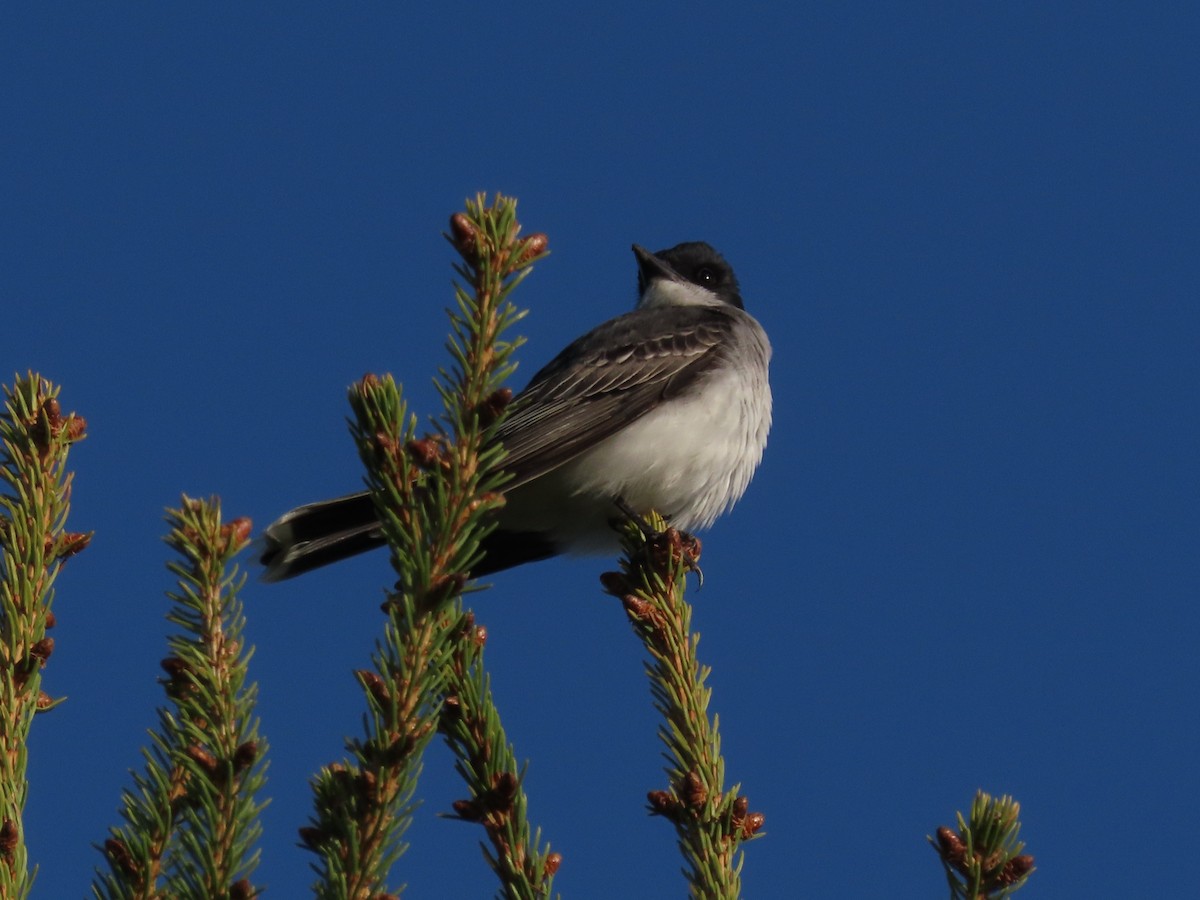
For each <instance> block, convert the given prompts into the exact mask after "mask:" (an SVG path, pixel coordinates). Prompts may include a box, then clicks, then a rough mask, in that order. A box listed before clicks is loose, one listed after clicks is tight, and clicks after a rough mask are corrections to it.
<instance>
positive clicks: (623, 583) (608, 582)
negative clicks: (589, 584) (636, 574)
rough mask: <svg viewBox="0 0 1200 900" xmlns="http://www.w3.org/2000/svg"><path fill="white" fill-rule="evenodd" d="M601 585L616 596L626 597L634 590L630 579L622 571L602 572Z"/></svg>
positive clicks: (606, 591) (608, 592)
mask: <svg viewBox="0 0 1200 900" xmlns="http://www.w3.org/2000/svg"><path fill="white" fill-rule="evenodd" d="M600 586H601V587H602V588H604V592H605V593H606V594H612V595H613V596H614V597H624V596H625V595H626V594H628V593H630V591H632V590H633V586H632V585H631V584H630V583H629V579H628V578H627V577H626V576H625V575H624V574H622V573H621V572H601V573H600Z"/></svg>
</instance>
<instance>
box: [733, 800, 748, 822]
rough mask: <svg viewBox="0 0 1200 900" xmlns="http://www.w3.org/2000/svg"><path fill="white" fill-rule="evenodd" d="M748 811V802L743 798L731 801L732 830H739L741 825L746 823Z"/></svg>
mask: <svg viewBox="0 0 1200 900" xmlns="http://www.w3.org/2000/svg"><path fill="white" fill-rule="evenodd" d="M749 811H750V801H749V800H747V799H746V798H745V797H738V798H737V799H736V800H734V801H733V810H732V811H731V813H730V817H729V818H730V822H731V823H732V824H733V827H734V828H741V827H742V823H743V822H745V821H746V813H748V812H749Z"/></svg>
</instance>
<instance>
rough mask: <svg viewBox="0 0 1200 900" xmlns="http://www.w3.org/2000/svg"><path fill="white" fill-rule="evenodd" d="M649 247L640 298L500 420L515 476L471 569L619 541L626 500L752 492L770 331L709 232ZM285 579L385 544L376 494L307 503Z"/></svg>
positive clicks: (286, 536)
mask: <svg viewBox="0 0 1200 900" xmlns="http://www.w3.org/2000/svg"><path fill="white" fill-rule="evenodd" d="M633 252H634V255H635V256H636V257H637V262H638V293H639V296H638V303H637V307H636V309H634V310H633V311H632V312H628V313H626V314H625V315H622V316H618V317H617V318H615V319H612V320H611V321H608V322H605V323H604V324H603V325H600V326H599V327H597V328H595V329H593V330H592V331H589V332H588V333H587V334H585V335H584V336H583V337H581V338H579V339H578V340H577V341H575V342H574V343H572V344H571V345H570V346H568V347H567V348H566V349H565V350H563V351H562V352H561V353H560V354H558V356H556V357H555V358H554V359H553V360H552V361H551V362H550V363H549V364H548V365H547V366H546V367H545V368H543V369H542V370H541V371H540V372H538V373H537V374H536V375H534V376H533V380H532V381H530V382H529V386H528V387H526V388H525V390H523V391H522V392H521V393H520V394H518V395H517V396H516V397H515V398H513V401H512V403H511V405H510V406H509V411H508V415H507V416H506V417H505V419H504V420H503V421H502V422H501V423H500V426H499V428H498V429H497V435H496V439H497V440H498V441H499V442H500V443H501V444H503V445H504V449H505V451H506V455H505V457H504V460H503V462H502V463H501V465H502V467H503V468H504V470H505V471H506V472H508V473H510V474H511V475H512V479H511V480H510V481H509V482H507V484H506V485H505V487H504V495H505V500H506V503H505V505H504V507H503V508H502V509H501V510H499V511H498V513H497V527H496V529H495V530H494V531H493V532H492V533H491V534H490V535H489V536H488V537H487V539H486V540H484V542H483V549H484V551H485V556H484V558H483V560H482V561H481V562H480V563H479V565H477V566H476V567H475V569H474V570H473V571H472V573H471V574H472V575H476V576H479V575H487V574H489V573H491V572H496V571H499V570H501V569H507V568H509V567H511V566H516V565H520V564H521V563H527V562H533V561H534V560H539V559H545V558H547V557H550V556H554V555H556V554H559V553H595V552H605V551H613V550H614V549H615V548H616V546H617V536H616V532H615V531H614V530H613V528H612V522H613V520H614V519H617V518H619V517H620V513H619V509H624V510H632V511H634V512H635V513H638V514H644V513H647V512H649V511H650V510H651V509H655V510H657V511H659V512H660V513H662V514H663V515H665V516H667V517H668V518H669V519H670V521H671V524H672V525H673V526H674V527H676V528H680V529H683V530H685V531H691V530H694V529H697V528H707V527H708V526H709V525H711V524H712V523H713V521H714V520H715V519H716V518H717V516H719V515H720V514H721V513H723V512H725V511H727V510H728V509H730V508H731V507H732V506H733V504H734V503H736V502H737V500H738V499H739V498H740V497H741V496H742V494H743V493H744V492H745V490H746V486H747V485H748V484H749V483H750V478H751V476H752V475H753V474H754V470H755V469H756V468H757V467H758V464H759V461H760V460H761V459H762V454H763V448H764V447H765V446H766V443H767V431H768V430H769V429H770V426H771V388H770V385H769V384H768V383H767V364H768V362H769V360H770V358H771V345H770V344H769V343H768V341H767V335H766V333H765V332H764V331H763V330H762V327H761V326H760V325H759V324H758V322H756V321H755V320H754V319H753V318H752V317H751V316H750V315H749V314H747V313H746V312H745V308H744V306H743V304H742V298H741V295H740V294H739V293H738V283H737V279H736V278H735V277H734V275H733V269H731V268H730V266H729V264H728V263H727V262H725V260H724V258H722V256H721V255H720V254H719V253H717V251H716V250H714V249H713V248H712V247H710V246H709V245H708V244H705V243H701V242H694V243H685V244H679V245H678V246H676V247H672V248H671V249H669V250H663V251H661V252H659V253H650V252H649V251H647V250H645V249H644V248H642V247H639V246H637V245H636V244H635V245H634V246H633ZM264 538H265V549H264V550H263V553H262V559H261V561H262V563H263V565H265V566H266V572H265V573H264V575H263V578H264V579H265V580H266V581H279V580H281V579H284V578H291V577H292V576H294V575H299V574H301V573H302V572H307V571H308V570H309V569H314V568H317V567H318V566H323V565H326V564H327V563H331V562H335V561H337V560H339V559H344V558H346V557H347V556H352V555H354V554H356V553H361V552H362V551H364V550H369V549H371V548H373V547H379V546H382V544H383V543H384V541H383V537H382V534H381V532H380V527H379V521H378V519H377V517H376V515H375V507H374V505H373V503H372V501H371V495H370V494H369V493H367V492H363V493H358V494H351V495H350V496H347V497H340V498H338V499H336V500H326V501H324V502H322V503H313V504H310V505H308V506H301V507H299V508H298V509H294V510H292V511H291V512H289V513H287V514H285V515H284V516H282V517H280V518H279V519H278V520H276V521H275V522H273V523H272V524H271V525H270V526H269V527H268V528H267V530H266V533H265V535H264Z"/></svg>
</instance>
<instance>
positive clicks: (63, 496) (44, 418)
mask: <svg viewBox="0 0 1200 900" xmlns="http://www.w3.org/2000/svg"><path fill="white" fill-rule="evenodd" d="M13 381H14V384H13V386H12V387H11V388H10V387H8V386H5V388H4V412H3V414H0V485H2V491H3V492H2V493H0V897H6V898H21V897H27V896H28V895H29V892H30V890H31V888H32V886H33V878H34V875H35V874H36V872H34V871H30V869H29V861H28V853H27V849H26V846H25V834H24V828H23V816H24V812H25V801H26V799H27V797H28V786H29V785H28V781H27V776H26V772H27V768H28V755H27V751H28V748H27V741H28V739H29V729H30V727H31V726H32V724H33V717H34V715H36V714H37V713H39V712H46V711H48V710H50V709H53V708H54V707H55V706H56V705H57V704H58V703H59V702H60V701H56V700H53V699H51V697H50V696H49V695H48V694H46V693H45V692H44V691H43V690H42V689H41V687H42V668H43V667H44V666H45V665H46V661H47V660H48V659H49V658H50V654H51V653H53V652H54V639H53V638H50V637H47V636H46V630H47V629H48V628H51V627H52V626H53V625H54V613H53V612H51V610H50V607H51V605H52V604H53V602H54V579H55V577H56V576H57V575H58V571H59V569H60V568H61V567H62V564H63V561H64V560H66V559H67V558H68V557H70V556H73V555H75V554H76V553H78V552H79V551H80V550H82V549H84V548H85V547H86V546H87V545H88V542H89V541H90V540H91V537H92V536H91V534H90V533H89V534H79V533H73V532H68V531H67V530H66V524H67V513H68V511H69V509H70V504H71V475H70V473H68V472H67V468H66V466H67V454H68V452H69V450H70V448H71V445H72V444H73V443H75V442H76V441H79V440H82V439H83V438H84V436H85V434H84V432H85V430H86V428H87V425H86V423H85V422H84V420H83V419H82V418H81V417H80V416H77V415H75V414H74V413H70V414H68V415H65V416H64V415H63V414H62V409H61V407H60V406H59V403H58V393H59V389H58V387H57V386H55V385H53V384H51V383H50V382H48V381H46V380H45V379H44V378H42V377H41V376H39V375H35V374H33V373H32V372H30V373H28V374H27V375H26V376H25V377H24V378H19V377H17V378H14V379H13Z"/></svg>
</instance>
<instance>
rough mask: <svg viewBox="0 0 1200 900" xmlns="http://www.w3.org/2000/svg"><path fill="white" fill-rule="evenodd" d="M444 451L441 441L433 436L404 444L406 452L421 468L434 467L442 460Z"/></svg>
mask: <svg viewBox="0 0 1200 900" xmlns="http://www.w3.org/2000/svg"><path fill="white" fill-rule="evenodd" d="M442 451H443V447H442V444H441V442H440V441H438V440H436V439H435V438H432V437H425V438H421V439H419V440H411V441H409V442H408V443H407V444H405V445H404V452H405V453H407V454H408V457H409V459H411V460H412V461H413V462H414V463H415V464H416V465H417V467H418V468H421V469H432V468H433V466H434V464H435V463H437V462H438V461H439V460H441V458H442Z"/></svg>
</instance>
